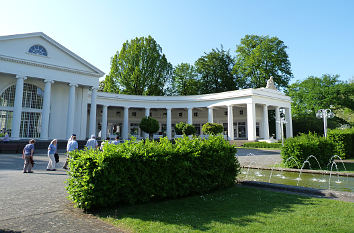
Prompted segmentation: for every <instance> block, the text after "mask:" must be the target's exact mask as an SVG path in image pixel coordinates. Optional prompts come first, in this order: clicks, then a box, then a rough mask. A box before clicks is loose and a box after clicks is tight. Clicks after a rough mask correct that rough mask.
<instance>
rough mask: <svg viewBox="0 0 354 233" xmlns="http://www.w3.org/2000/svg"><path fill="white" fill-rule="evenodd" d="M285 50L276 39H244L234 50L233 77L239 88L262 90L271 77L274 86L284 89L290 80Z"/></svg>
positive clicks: (249, 37)
mask: <svg viewBox="0 0 354 233" xmlns="http://www.w3.org/2000/svg"><path fill="white" fill-rule="evenodd" d="M286 48H287V46H286V45H285V44H284V42H283V41H281V40H279V38H277V37H269V36H257V35H246V36H245V37H244V38H242V39H241V44H240V45H238V46H237V49H236V62H235V65H234V68H233V73H234V74H235V75H236V79H237V82H238V85H239V86H240V87H242V88H259V87H265V86H266V84H267V80H268V79H269V77H270V76H273V78H274V83H275V85H276V86H277V87H278V88H279V87H283V88H284V87H286V86H287V85H288V83H289V81H290V79H291V78H292V76H293V75H292V72H291V66H290V61H289V57H288V54H287V53H286Z"/></svg>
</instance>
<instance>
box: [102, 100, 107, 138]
mask: <svg viewBox="0 0 354 233" xmlns="http://www.w3.org/2000/svg"><path fill="white" fill-rule="evenodd" d="M107 109H108V106H107V105H103V111H102V131H101V138H102V139H103V140H105V139H106V138H107Z"/></svg>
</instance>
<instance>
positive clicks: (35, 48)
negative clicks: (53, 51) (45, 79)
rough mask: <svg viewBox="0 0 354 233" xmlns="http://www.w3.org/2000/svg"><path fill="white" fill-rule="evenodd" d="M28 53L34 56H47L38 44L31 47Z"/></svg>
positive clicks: (45, 51)
mask: <svg viewBox="0 0 354 233" xmlns="http://www.w3.org/2000/svg"><path fill="white" fill-rule="evenodd" d="M28 52H29V53H32V54H36V55H41V56H48V53H47V50H46V49H45V48H44V47H43V46H42V45H39V44H36V45H33V46H31V48H29V50H28Z"/></svg>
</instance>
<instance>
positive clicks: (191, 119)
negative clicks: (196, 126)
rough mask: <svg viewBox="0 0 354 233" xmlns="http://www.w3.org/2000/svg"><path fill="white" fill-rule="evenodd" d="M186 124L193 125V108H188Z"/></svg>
mask: <svg viewBox="0 0 354 233" xmlns="http://www.w3.org/2000/svg"><path fill="white" fill-rule="evenodd" d="M187 123H188V124H190V125H192V124H193V108H188V121H187Z"/></svg>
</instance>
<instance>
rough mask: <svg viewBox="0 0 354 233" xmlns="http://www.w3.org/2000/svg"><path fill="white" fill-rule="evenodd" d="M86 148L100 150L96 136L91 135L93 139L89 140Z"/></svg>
mask: <svg viewBox="0 0 354 233" xmlns="http://www.w3.org/2000/svg"><path fill="white" fill-rule="evenodd" d="M86 147H87V149H89V150H90V149H97V148H98V142H97V140H96V136H95V135H94V134H92V135H91V138H90V139H89V140H87V142H86Z"/></svg>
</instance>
